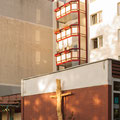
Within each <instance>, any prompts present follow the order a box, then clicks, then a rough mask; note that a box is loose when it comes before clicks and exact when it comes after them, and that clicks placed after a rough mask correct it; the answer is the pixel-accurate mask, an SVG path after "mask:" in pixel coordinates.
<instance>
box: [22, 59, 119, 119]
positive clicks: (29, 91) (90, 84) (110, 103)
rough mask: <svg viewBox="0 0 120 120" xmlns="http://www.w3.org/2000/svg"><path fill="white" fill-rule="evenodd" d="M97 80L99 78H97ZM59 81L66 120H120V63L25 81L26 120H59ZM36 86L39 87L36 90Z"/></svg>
mask: <svg viewBox="0 0 120 120" xmlns="http://www.w3.org/2000/svg"><path fill="white" fill-rule="evenodd" d="M96 76H97V77H96ZM56 79H60V80H61V89H62V91H63V92H62V93H63V94H65V93H68V92H71V94H70V95H69V96H65V97H63V101H62V108H61V109H62V111H63V118H64V120H68V119H69V120H73V119H76V120H79V119H82V120H88V119H89V120H99V119H100V120H119V119H120V61H116V60H111V59H108V60H102V61H99V62H95V63H88V64H84V65H81V66H78V67H73V68H70V69H67V70H64V71H61V72H56V73H52V74H48V75H45V76H40V77H36V78H30V79H25V80H23V81H22V111H24V112H22V116H23V118H22V119H23V120H26V119H29V120H32V119H33V118H34V119H41V120H47V119H49V120H53V119H54V120H57V119H58V117H57V102H58V101H57V100H56V99H57V98H56V99H55V98H54V99H53V98H51V96H53V95H56V93H55V91H56ZM33 86H36V87H33Z"/></svg>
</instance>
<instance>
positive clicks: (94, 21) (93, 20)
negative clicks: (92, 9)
mask: <svg viewBox="0 0 120 120" xmlns="http://www.w3.org/2000/svg"><path fill="white" fill-rule="evenodd" d="M100 22H102V11H100V12H98V13H96V14H93V15H91V25H94V24H97V23H100Z"/></svg>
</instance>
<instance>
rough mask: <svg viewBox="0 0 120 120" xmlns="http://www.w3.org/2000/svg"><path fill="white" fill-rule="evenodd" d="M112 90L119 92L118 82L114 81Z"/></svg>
mask: <svg viewBox="0 0 120 120" xmlns="http://www.w3.org/2000/svg"><path fill="white" fill-rule="evenodd" d="M114 90H115V91H120V82H116V81H114Z"/></svg>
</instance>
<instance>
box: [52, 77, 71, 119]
mask: <svg viewBox="0 0 120 120" xmlns="http://www.w3.org/2000/svg"><path fill="white" fill-rule="evenodd" d="M56 84H57V89H56V95H53V96H50V97H51V98H56V99H57V116H58V120H63V114H62V97H65V96H68V95H71V92H68V93H64V94H62V91H61V80H59V79H56Z"/></svg>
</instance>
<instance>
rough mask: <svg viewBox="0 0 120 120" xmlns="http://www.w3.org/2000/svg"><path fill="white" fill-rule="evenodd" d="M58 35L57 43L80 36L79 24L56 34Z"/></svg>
mask: <svg viewBox="0 0 120 120" xmlns="http://www.w3.org/2000/svg"><path fill="white" fill-rule="evenodd" d="M55 34H56V41H57V42H58V41H61V40H64V39H67V38H69V37H71V36H78V35H79V32H78V24H72V25H70V26H67V27H65V28H63V29H60V30H57V31H56V32H55Z"/></svg>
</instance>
